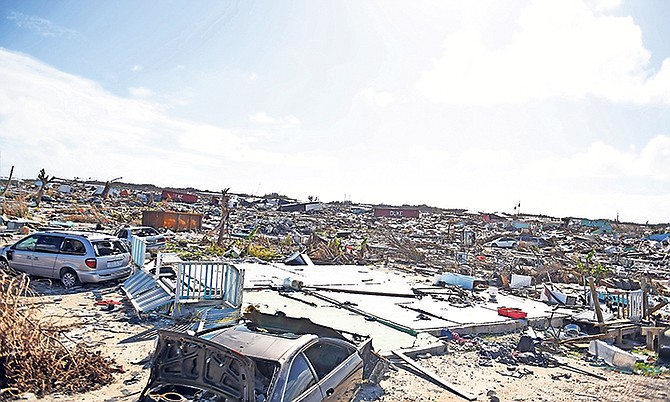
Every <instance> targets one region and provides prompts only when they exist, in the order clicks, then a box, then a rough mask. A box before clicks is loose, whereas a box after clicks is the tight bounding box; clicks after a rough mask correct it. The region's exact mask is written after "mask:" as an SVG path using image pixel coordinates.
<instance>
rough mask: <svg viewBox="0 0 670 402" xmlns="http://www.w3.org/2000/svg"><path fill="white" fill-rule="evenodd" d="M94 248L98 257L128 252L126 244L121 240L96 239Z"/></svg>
mask: <svg viewBox="0 0 670 402" xmlns="http://www.w3.org/2000/svg"><path fill="white" fill-rule="evenodd" d="M92 243H93V249H94V250H95V255H96V256H98V257H105V256H108V255H117V254H123V253H126V252H127V250H126V248H125V246H124V245H123V244H122V243H121V242H120V241H119V240H100V241H94V242H92Z"/></svg>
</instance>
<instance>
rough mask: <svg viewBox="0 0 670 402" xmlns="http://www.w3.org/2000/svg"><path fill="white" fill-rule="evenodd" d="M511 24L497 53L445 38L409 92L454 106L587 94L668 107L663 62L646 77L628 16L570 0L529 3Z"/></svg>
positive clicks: (471, 41) (668, 78)
mask: <svg viewBox="0 0 670 402" xmlns="http://www.w3.org/2000/svg"><path fill="white" fill-rule="evenodd" d="M603 4H604V3H603ZM611 5H613V3H612V4H611ZM516 24H517V26H518V31H517V32H515V34H514V35H512V36H511V37H510V38H511V39H510V40H509V41H507V42H506V43H504V44H503V45H501V46H499V47H492V46H487V45H485V43H487V42H486V40H485V39H486V38H483V37H481V35H480V33H479V32H475V31H467V30H462V31H459V32H458V33H455V34H452V35H450V36H448V37H447V39H446V40H445V43H444V54H443V55H442V56H441V57H440V58H438V59H437V60H436V61H435V62H434V66H433V68H431V69H429V70H427V71H425V72H424V73H423V75H422V76H421V77H420V79H419V81H418V82H417V83H416V86H415V87H416V88H417V89H418V90H419V91H420V92H421V93H422V94H423V95H424V96H426V97H428V98H429V99H431V100H433V101H437V102H446V103H454V104H463V103H467V104H500V103H522V102H527V101H533V100H543V99H548V98H554V97H560V98H568V99H582V98H584V97H587V96H596V97H600V98H604V99H607V100H609V101H613V102H635V103H649V102H668V103H670V62H667V61H666V63H664V64H663V68H662V69H661V71H659V72H658V73H657V74H656V75H652V74H651V73H650V66H649V60H650V55H649V52H648V51H647V49H645V47H644V45H643V43H642V34H641V31H640V28H639V27H638V26H637V25H635V22H634V21H633V19H632V18H630V17H615V16H611V15H606V14H600V13H596V12H594V10H593V9H591V8H589V7H588V6H587V5H586V4H585V3H584V2H583V1H578V0H565V1H555V2H553V1H534V2H532V3H531V4H530V5H529V6H528V7H527V8H525V9H523V10H521V11H520V13H519V15H518V18H517V20H516Z"/></svg>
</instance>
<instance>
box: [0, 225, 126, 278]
mask: <svg viewBox="0 0 670 402" xmlns="http://www.w3.org/2000/svg"><path fill="white" fill-rule="evenodd" d="M0 265H2V266H5V267H11V268H13V269H15V270H17V271H20V272H25V273H27V274H29V275H35V276H42V277H46V278H54V279H60V280H61V283H62V284H63V286H64V287H66V288H71V287H73V286H75V285H76V284H77V283H79V282H83V283H85V282H90V283H97V282H102V281H106V280H111V279H119V278H123V277H126V276H128V275H130V274H131V273H132V263H131V259H130V252H129V251H128V249H127V248H126V247H125V245H124V244H123V243H122V242H121V240H120V239H118V238H116V237H112V236H109V235H107V234H102V233H96V232H75V231H72V232H68V231H50V232H37V233H33V234H31V235H29V236H26V237H24V238H23V239H21V240H19V241H18V242H16V243H15V244H13V245H11V246H6V247H4V248H2V249H1V250H0Z"/></svg>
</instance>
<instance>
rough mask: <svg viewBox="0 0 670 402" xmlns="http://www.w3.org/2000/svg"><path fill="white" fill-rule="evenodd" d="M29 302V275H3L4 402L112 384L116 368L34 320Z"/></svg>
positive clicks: (0, 367)
mask: <svg viewBox="0 0 670 402" xmlns="http://www.w3.org/2000/svg"><path fill="white" fill-rule="evenodd" d="M30 296H34V295H33V293H32V291H31V290H30V280H29V279H28V277H27V276H26V275H16V274H14V273H11V272H7V271H6V270H3V269H0V334H2V336H0V400H7V399H10V398H12V397H15V396H17V395H20V394H23V393H26V392H32V393H34V394H36V395H38V396H42V395H46V394H49V393H54V392H59V393H64V394H72V393H79V392H85V391H89V390H92V389H96V388H100V387H101V386H103V385H106V384H109V383H111V382H112V381H113V380H114V377H113V375H112V373H113V372H114V371H115V370H117V368H116V366H115V362H114V361H113V360H111V359H108V358H106V357H104V356H102V355H100V353H99V352H97V351H94V350H91V349H90V348H89V347H87V346H86V345H84V344H82V343H78V344H74V343H72V342H70V341H69V340H67V338H66V337H65V336H64V334H63V333H62V332H63V330H62V328H59V327H57V326H56V325H54V324H53V323H50V322H48V321H46V320H43V319H39V318H36V317H37V315H36V314H35V311H34V310H33V308H31V307H30V306H29V305H28V304H27V303H26V300H27V298H28V297H30Z"/></svg>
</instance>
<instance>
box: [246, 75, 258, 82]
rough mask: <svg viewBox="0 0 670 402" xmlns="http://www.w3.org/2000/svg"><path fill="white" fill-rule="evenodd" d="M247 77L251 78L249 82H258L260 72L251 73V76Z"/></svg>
mask: <svg viewBox="0 0 670 402" xmlns="http://www.w3.org/2000/svg"><path fill="white" fill-rule="evenodd" d="M247 79H248V80H249V82H256V80H257V79H258V74H256V73H251V74H249V76H248V77H247Z"/></svg>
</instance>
